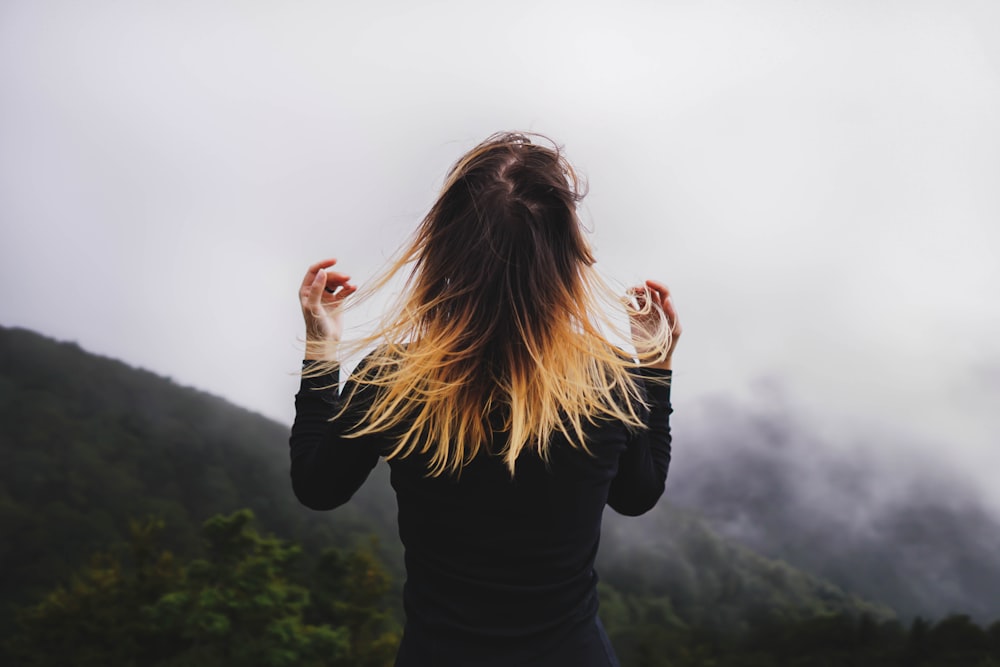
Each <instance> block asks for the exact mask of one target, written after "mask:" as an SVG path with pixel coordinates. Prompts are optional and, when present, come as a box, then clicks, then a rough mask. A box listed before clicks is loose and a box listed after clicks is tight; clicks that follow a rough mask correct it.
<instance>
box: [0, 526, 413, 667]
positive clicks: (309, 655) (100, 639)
mask: <svg viewBox="0 0 1000 667" xmlns="http://www.w3.org/2000/svg"><path fill="white" fill-rule="evenodd" d="M253 521H254V517H253V513H252V512H250V511H249V510H241V511H238V512H236V513H234V514H231V515H228V516H225V515H219V516H215V517H212V518H211V519H209V520H208V521H206V522H205V523H204V525H203V527H202V536H203V539H204V542H205V556H204V557H203V558H199V559H197V560H194V561H191V562H190V563H188V564H186V565H181V564H178V563H177V561H176V559H175V558H174V556H173V555H172V554H171V553H170V552H168V551H164V550H162V549H161V548H160V547H159V546H158V542H157V535H158V534H159V532H160V531H161V530H162V528H163V524H162V521H157V520H147V521H145V522H133V524H132V527H131V535H132V538H131V543H130V545H129V547H128V549H127V551H124V552H122V550H119V551H118V552H117V553H101V554H97V555H95V556H94V557H93V558H92V559H91V561H90V563H89V564H88V565H87V566H86V567H85V568H83V569H82V570H80V571H79V572H78V573H77V574H76V575H75V576H74V577H73V579H72V581H71V582H70V584H69V585H67V586H61V587H59V588H57V589H55V590H54V591H52V592H50V593H49V594H47V595H46V596H45V597H44V599H42V601H41V602H39V603H37V604H35V605H32V606H30V607H27V608H25V609H23V610H21V611H20V612H19V613H18V615H17V621H18V628H17V632H16V633H15V634H14V636H13V638H12V639H11V640H9V641H8V642H7V646H6V647H5V648H6V650H7V654H6V656H5V657H6V659H7V661H8V662H10V663H12V664H18V665H24V666H25V667H56V666H60V667H61V666H63V665H76V666H80V667H98V666H100V667H105V666H106V665H115V667H133V666H135V667H138V666H139V665H142V666H143V667H145V666H152V667H195V666H197V667H213V666H215V665H218V666H223V665H224V666H225V667H284V666H289V667H291V666H292V665H294V666H296V667H340V666H341V665H360V666H363V667H383V666H384V665H389V664H391V663H392V660H393V656H394V655H395V650H396V647H397V645H398V642H399V631H398V625H397V624H396V623H395V622H394V621H393V620H392V617H391V614H389V613H388V612H387V611H386V609H385V607H384V605H381V602H382V598H384V596H385V593H386V591H387V590H388V589H389V587H390V584H391V580H390V577H389V575H388V574H386V572H385V570H384V568H383V567H382V565H381V563H380V562H379V561H378V559H377V558H376V557H375V556H374V555H373V554H372V553H371V551H369V550H361V551H358V552H354V553H342V552H337V551H331V552H328V553H327V554H325V555H324V557H323V558H321V559H320V563H319V566H318V568H317V570H316V572H315V573H311V574H310V575H309V576H308V579H309V581H310V588H313V589H314V590H315V591H316V594H317V595H316V598H315V601H314V602H313V604H310V603H311V597H310V592H309V591H308V590H307V588H306V587H305V586H304V585H303V584H302V583H301V580H303V579H305V578H306V576H305V575H304V573H303V572H302V570H301V568H299V567H298V563H297V561H298V557H299V551H300V549H299V547H298V546H297V545H294V544H290V543H287V542H284V541H282V540H279V539H277V538H274V537H267V536H261V535H260V534H259V533H258V532H257V530H256V529H255V527H254V524H253ZM307 611H308V617H307Z"/></svg>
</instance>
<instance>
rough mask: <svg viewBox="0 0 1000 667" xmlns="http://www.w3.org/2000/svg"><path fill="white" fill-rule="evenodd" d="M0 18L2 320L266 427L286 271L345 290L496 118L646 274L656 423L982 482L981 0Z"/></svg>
mask: <svg viewBox="0 0 1000 667" xmlns="http://www.w3.org/2000/svg"><path fill="white" fill-rule="evenodd" d="M609 5H610V3H597V2H593V3H590V2H579V1H577V2H568V1H565V2H564V1H553V2H546V3H535V2H505V3H490V4H484V3H471V2H459V1H452V2H422V3H411V2H402V1H399V2H369V3H350V4H348V3H328V2H298V3H279V2H220V1H215V0H210V1H198V2H194V1H191V2H171V3H126V2H106V1H94V2H88V3H74V2H70V1H68V0H67V1H65V2H45V1H31V2H28V1H23V2H12V1H10V0H8V1H7V2H4V3H3V4H0V224H2V236H0V323H2V324H4V325H8V326H9V325H19V326H26V327H29V328H33V329H36V330H39V331H41V332H43V333H46V334H49V335H53V336H56V337H58V338H63V339H71V340H76V341H78V342H79V343H80V344H82V345H83V346H85V347H87V348H89V349H91V350H94V351H97V352H100V353H104V354H109V355H112V356H115V357H119V358H122V359H124V360H126V361H128V362H130V363H134V364H137V365H141V366H144V367H147V368H150V369H152V370H154V371H157V372H160V373H163V374H166V375H170V376H171V377H173V378H175V379H177V380H178V381H180V382H182V383H185V384H192V385H195V386H198V387H201V388H204V389H207V390H209V391H212V392H215V393H218V394H222V395H224V396H226V397H228V398H230V399H231V400H233V401H235V402H237V403H240V404H243V405H246V406H248V407H250V408H253V409H255V410H259V411H261V412H263V413H264V414H267V415H269V416H272V417H276V418H279V419H285V420H287V419H289V418H290V416H291V399H290V396H291V393H292V392H293V390H294V386H295V379H294V377H292V376H291V375H290V374H289V372H290V371H292V370H294V369H295V367H296V365H297V359H298V355H299V352H298V343H297V337H298V336H299V335H300V316H299V314H298V305H297V303H296V288H297V285H298V282H299V280H300V278H301V274H302V273H303V272H304V269H305V267H306V265H308V264H309V263H311V262H312V261H315V260H316V259H320V258H323V257H326V256H336V257H339V258H340V259H341V265H342V267H343V268H344V269H345V270H347V271H348V272H350V273H351V274H352V275H353V276H354V277H355V278H357V279H358V280H364V278H365V277H366V276H369V275H371V274H372V273H374V272H375V271H376V270H377V269H378V268H379V267H380V266H381V264H382V262H383V260H384V258H385V257H387V256H388V255H389V254H391V253H392V252H393V251H394V250H395V249H396V248H397V246H398V245H399V244H400V243H401V242H402V241H403V240H404V239H405V237H406V235H407V234H408V233H409V232H410V231H411V230H412V229H413V226H414V225H415V223H416V222H417V220H418V219H419V218H420V216H421V215H422V214H423V213H424V212H425V211H426V209H427V207H428V206H429V205H430V203H431V201H432V199H433V197H434V194H435V190H436V188H437V187H438V186H439V185H440V183H441V179H442V177H443V174H444V171H445V170H446V168H447V167H448V165H449V164H450V163H451V162H452V161H453V160H454V159H455V158H457V157H458V156H459V155H460V154H461V153H462V152H463V151H464V150H466V149H468V148H469V147H471V146H472V145H473V144H474V143H476V142H477V141H478V140H480V139H482V138H483V137H485V136H486V135H488V134H490V133H492V132H494V131H496V130H501V129H526V130H534V131H539V132H543V133H546V134H549V135H550V136H552V137H553V138H555V139H556V140H557V141H559V142H560V143H562V144H564V145H565V146H566V150H567V153H568V155H569V156H570V158H571V159H572V160H573V162H574V163H575V164H576V165H577V166H578V167H579V168H580V169H581V170H582V171H583V172H584V173H585V174H586V175H587V177H588V179H589V181H590V185H591V195H590V196H589V198H588V199H587V200H586V205H585V210H584V218H585V219H586V220H587V223H588V225H589V226H590V227H592V229H593V230H594V232H593V234H592V239H593V242H594V245H595V246H596V249H597V253H598V257H599V260H600V263H601V266H602V267H603V270H604V273H605V274H606V275H608V276H610V277H613V278H615V279H617V280H619V281H621V282H622V283H623V284H628V283H632V282H634V281H637V280H640V279H642V278H644V277H655V278H661V279H663V280H664V281H666V282H668V284H670V285H671V287H672V288H673V290H674V292H675V295H676V300H677V304H678V308H679V309H680V311H681V315H682V319H683V321H684V324H685V330H686V333H685V335H684V339H683V341H682V345H681V347H680V351H679V352H678V359H677V364H676V365H677V372H678V383H677V393H678V396H677V403H678V406H679V410H678V419H682V418H683V414H684V412H683V407H684V404H685V403H688V404H691V403H692V402H694V401H697V400H698V399H699V398H700V397H704V396H706V395H709V394H724V395H736V396H739V397H742V398H744V399H746V400H771V399H774V397H775V392H777V393H778V394H780V400H785V401H788V403H789V405H790V407H792V408H793V409H796V410H801V411H803V412H804V413H809V414H811V415H812V418H813V419H814V420H815V421H816V424H817V429H823V430H824V431H825V432H826V433H828V434H831V435H833V436H834V437H833V439H835V440H836V439H843V440H844V441H852V442H855V441H856V440H857V439H858V437H859V436H862V437H863V436H864V434H865V433H866V432H867V431H869V430H870V431H871V432H875V433H877V432H880V431H881V430H883V429H886V428H891V429H894V430H896V431H902V432H909V433H913V434H914V436H915V442H917V443H929V444H927V445H924V444H915V446H920V447H925V446H934V447H939V448H941V452H940V454H939V455H940V456H941V460H942V462H947V463H948V464H949V465H951V464H956V465H958V466H959V467H960V468H961V469H964V470H966V471H968V472H969V473H970V474H971V475H973V477H975V476H976V475H979V476H980V479H982V480H983V481H984V482H985V481H986V480H987V475H988V472H987V471H988V470H989V469H990V466H992V469H994V470H995V469H996V468H997V466H1000V454H998V448H997V447H996V445H997V444H998V443H997V439H998V437H997V434H998V433H1000V416H998V414H1000V410H998V409H997V406H1000V342H998V341H1000V307H998V306H997V304H996V299H997V296H998V295H1000V271H998V268H997V267H998V265H1000V261H998V259H1000V257H998V248H1000V224H998V223H1000V188H998V187H997V186H998V183H1000V123H998V122H997V119H998V118H1000V5H997V4H996V3H992V2H985V1H984V2H972V1H954V2H944V1H941V2H910V1H907V2H902V1H901V2H885V1H870V2H818V1H816V2H792V1H791V0H789V1H787V2H737V1H733V2H711V1H710V2H699V3H692V2H640V1H637V0H632V1H626V2H619V3H617V4H616V5H615V7H614V8H612V7H610V6H609Z"/></svg>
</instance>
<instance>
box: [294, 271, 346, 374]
mask: <svg viewBox="0 0 1000 667" xmlns="http://www.w3.org/2000/svg"><path fill="white" fill-rule="evenodd" d="M336 263H337V260H335V259H324V260H323V261H321V262H316V263H315V264H313V265H312V266H310V267H309V270H308V271H307V272H306V275H305V278H303V279H302V286H301V287H300V288H299V302H300V303H301V305H302V318H303V319H304V320H305V325H306V356H305V358H306V359H325V358H327V355H328V354H329V348H330V345H329V344H330V343H333V342H336V341H338V340H340V336H341V333H342V331H343V324H342V322H341V315H340V304H341V302H342V301H343V300H344V299H345V298H346V297H347V296H349V295H351V294H353V293H354V292H355V291H356V290H357V289H358V288H357V286H355V285H352V284H351V283H350V279H351V278H350V276H348V275H346V274H343V273H338V272H336V271H327V269H329V268H330V267H331V266H333V265H334V264H336Z"/></svg>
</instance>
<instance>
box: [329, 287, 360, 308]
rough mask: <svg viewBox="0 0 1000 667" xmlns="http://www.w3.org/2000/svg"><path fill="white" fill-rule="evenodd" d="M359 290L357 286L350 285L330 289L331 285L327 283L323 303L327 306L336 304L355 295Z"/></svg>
mask: <svg viewBox="0 0 1000 667" xmlns="http://www.w3.org/2000/svg"><path fill="white" fill-rule="evenodd" d="M357 290H358V287H357V285H352V284H350V283H343V284H339V285H338V286H337V287H330V285H329V283H327V285H326V287H325V288H324V290H323V292H322V296H323V301H324V302H325V303H327V304H336V303H337V302H339V301H340V300H341V299H343V298H344V297H347V296H350V295H351V294H354V293H355V292H356V291H357Z"/></svg>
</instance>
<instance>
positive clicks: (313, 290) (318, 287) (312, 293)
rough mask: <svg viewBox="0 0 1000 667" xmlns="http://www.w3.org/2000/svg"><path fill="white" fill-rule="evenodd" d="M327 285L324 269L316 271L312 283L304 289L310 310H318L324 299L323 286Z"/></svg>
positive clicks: (305, 301) (306, 302)
mask: <svg viewBox="0 0 1000 667" xmlns="http://www.w3.org/2000/svg"><path fill="white" fill-rule="evenodd" d="M325 285H326V274H325V272H324V271H323V269H320V270H318V271H317V272H316V275H314V276H313V281H312V283H310V284H309V287H308V289H307V290H304V292H305V293H304V295H303V296H304V305H305V306H306V307H308V308H309V309H310V310H318V309H319V307H320V303H321V302H322V299H323V288H324V286H325Z"/></svg>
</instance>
